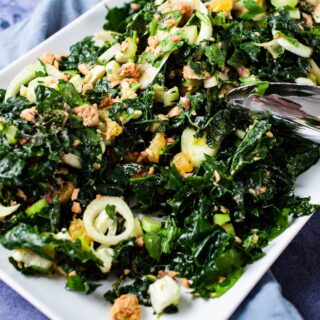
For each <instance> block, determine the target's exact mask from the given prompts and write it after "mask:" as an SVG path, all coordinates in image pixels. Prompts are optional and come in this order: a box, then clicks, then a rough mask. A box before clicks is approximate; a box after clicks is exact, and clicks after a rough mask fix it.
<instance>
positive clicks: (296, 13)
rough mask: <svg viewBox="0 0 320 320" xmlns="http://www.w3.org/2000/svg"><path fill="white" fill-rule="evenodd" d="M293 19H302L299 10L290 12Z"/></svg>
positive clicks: (295, 9)
mask: <svg viewBox="0 0 320 320" xmlns="http://www.w3.org/2000/svg"><path fill="white" fill-rule="evenodd" d="M288 13H289V16H290V18H291V19H295V20H299V19H301V13H300V10H299V9H298V8H294V9H290V10H288Z"/></svg>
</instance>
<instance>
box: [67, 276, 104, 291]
mask: <svg viewBox="0 0 320 320" xmlns="http://www.w3.org/2000/svg"><path fill="white" fill-rule="evenodd" d="M99 286H101V285H100V284H95V283H91V282H89V281H86V280H85V279H83V278H82V277H80V276H78V275H77V274H75V275H69V276H68V277H67V283H66V289H68V290H70V291H75V292H80V293H84V294H90V293H92V292H93V291H95V290H96V289H97V288H98V287H99Z"/></svg>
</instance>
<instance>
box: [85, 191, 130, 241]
mask: <svg viewBox="0 0 320 320" xmlns="http://www.w3.org/2000/svg"><path fill="white" fill-rule="evenodd" d="M107 205H112V206H115V207H116V211H117V212H118V213H119V214H120V215H121V216H122V217H123V218H124V219H125V221H126V224H125V226H126V229H125V230H124V231H123V232H122V233H120V234H118V235H109V234H107V235H104V234H103V233H101V232H99V231H98V230H97V229H96V228H95V226H94V223H95V220H96V219H97V217H98V216H99V215H100V214H101V212H104V210H105V208H106V206H107ZM105 214H106V213H105ZM83 222H84V226H85V229H86V232H87V234H88V235H89V236H90V237H91V238H92V239H93V240H94V241H96V242H98V243H101V244H103V245H105V246H112V245H116V244H117V243H119V242H121V241H123V240H126V239H128V238H129V237H130V235H131V233H132V230H133V227H134V219H133V215H132V212H131V210H130V208H129V207H128V205H127V204H126V203H125V202H124V200H122V199H121V198H119V197H107V196H105V197H101V198H100V199H95V200H93V201H92V202H91V203H90V204H89V205H88V207H87V209H86V210H85V212H84V214H83Z"/></svg>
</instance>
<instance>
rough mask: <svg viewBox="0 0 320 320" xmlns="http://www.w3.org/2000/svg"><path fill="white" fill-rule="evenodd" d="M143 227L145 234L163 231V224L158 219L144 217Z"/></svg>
mask: <svg viewBox="0 0 320 320" xmlns="http://www.w3.org/2000/svg"><path fill="white" fill-rule="evenodd" d="M141 226H142V229H143V230H144V231H145V232H153V231H158V230H160V229H161V227H162V222H161V221H160V220H158V219H155V218H152V217H148V216H144V217H143V218H142V220H141Z"/></svg>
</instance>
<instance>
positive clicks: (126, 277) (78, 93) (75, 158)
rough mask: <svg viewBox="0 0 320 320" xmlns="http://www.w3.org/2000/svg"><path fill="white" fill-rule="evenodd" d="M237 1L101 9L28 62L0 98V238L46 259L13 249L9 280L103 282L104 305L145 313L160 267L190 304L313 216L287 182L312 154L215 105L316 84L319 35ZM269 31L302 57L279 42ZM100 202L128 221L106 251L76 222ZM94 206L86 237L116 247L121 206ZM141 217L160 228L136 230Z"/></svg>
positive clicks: (90, 285)
mask: <svg viewBox="0 0 320 320" xmlns="http://www.w3.org/2000/svg"><path fill="white" fill-rule="evenodd" d="M240 2H241V1H240ZM240 2H239V4H238V5H239V6H240V7H239V8H236V9H234V10H232V11H230V12H229V13H228V14H226V12H224V10H222V9H221V12H216V11H219V10H218V9H212V4H211V2H207V7H208V10H209V13H208V16H206V15H204V16H201V15H199V13H195V10H192V8H191V9H190V8H188V7H183V6H182V7H179V6H178V7H174V8H173V9H172V10H167V9H168V8H167V7H166V3H165V6H164V7H165V8H166V9H163V7H162V6H159V5H156V4H155V3H154V1H146V0H138V1H134V2H133V3H131V4H127V5H125V6H124V7H122V8H111V9H109V10H108V13H107V15H106V22H105V24H104V26H103V27H104V30H103V31H101V32H100V33H98V34H96V35H94V36H89V37H86V38H84V39H83V40H82V41H80V42H78V43H76V44H74V45H73V46H72V47H71V48H70V54H69V55H68V56H63V57H56V56H53V59H54V61H53V62H52V66H51V67H52V68H56V69H53V71H52V70H51V71H50V69H49V67H48V68H44V69H43V68H42V67H43V66H44V67H45V64H44V62H41V63H42V67H41V68H40V69H41V71H39V70H37V71H36V72H35V75H34V78H32V80H30V81H29V82H25V83H22V84H19V85H20V86H19V90H20V92H18V93H15V94H13V93H12V94H11V96H10V97H8V98H7V97H6V91H5V90H2V89H0V203H1V204H2V205H3V206H6V207H10V206H13V205H15V204H20V206H19V208H17V210H16V211H15V212H13V213H11V214H9V215H7V216H5V217H4V218H1V219H0V243H1V244H2V245H3V246H4V247H5V248H7V249H9V250H18V252H19V250H24V251H22V252H29V253H30V252H31V253H33V254H35V255H38V256H39V257H38V258H39V259H40V258H43V259H47V260H49V265H50V262H52V265H51V266H50V267H48V268H44V267H42V266H41V265H37V264H35V265H33V264H28V263H24V262H23V261H16V260H15V259H14V258H13V257H14V255H13V257H11V258H10V262H11V263H12V264H13V266H14V267H15V268H16V269H17V270H19V271H20V272H22V273H23V274H26V275H42V276H43V275H50V274H54V273H56V272H57V271H58V272H59V273H64V274H66V276H67V284H66V288H67V289H68V290H72V291H76V292H80V293H84V294H89V293H91V292H93V291H94V290H95V289H96V288H97V287H98V286H99V284H98V281H100V280H105V279H106V278H107V277H108V276H109V274H110V273H111V274H115V275H116V277H117V280H116V281H115V283H114V285H113V288H112V290H109V291H108V292H107V293H106V294H105V296H104V298H105V299H106V300H107V301H109V302H111V303H113V302H114V300H115V299H116V298H117V297H119V296H121V295H123V294H126V293H130V294H134V295H136V296H137V297H138V299H139V302H140V303H141V304H144V305H147V306H150V305H151V301H150V295H149V286H150V285H151V284H152V283H153V282H154V281H156V280H157V279H158V277H161V276H162V275H163V274H165V272H169V271H170V272H172V273H173V277H177V278H186V279H187V280H188V283H189V285H190V288H191V292H192V295H193V296H194V297H204V298H214V297H217V296H220V295H222V294H224V293H225V292H226V291H227V290H228V289H230V288H231V287H232V286H233V285H234V284H235V283H236V281H237V280H238V279H239V277H240V276H241V275H242V273H243V272H244V270H245V267H246V266H247V265H248V264H250V263H253V262H254V261H256V260H257V259H259V258H261V257H262V256H263V255H264V252H263V249H264V248H265V247H266V246H267V245H268V243H269V242H270V241H271V240H272V239H273V238H274V237H276V236H278V235H279V234H280V233H281V232H283V231H284V230H285V229H286V228H288V226H289V221H290V220H291V219H292V218H295V217H300V216H303V215H309V214H311V213H312V212H314V210H316V209H317V208H318V206H316V205H312V204H310V199H308V198H301V197H298V196H296V195H295V194H294V185H295V181H296V179H297V177H298V176H299V175H300V174H302V173H303V172H305V171H306V170H308V169H309V168H310V167H311V166H312V165H314V164H315V163H316V162H317V161H318V159H319V157H320V148H319V145H317V144H315V143H312V142H310V141H306V140H303V139H302V138H300V137H298V136H297V135H296V134H295V132H294V131H293V130H292V128H291V127H290V126H289V125H288V124H284V123H282V122H281V121H279V120H276V119H275V118H273V117H272V116H271V114H269V113H265V112H249V111H248V110H245V109H244V108H243V109H239V108H236V107H229V106H228V105H227V103H226V97H227V94H228V92H229V91H230V90H231V89H233V88H236V87H239V86H241V85H247V84H255V85H256V87H255V91H254V92H255V93H257V94H259V95H263V94H264V93H265V92H266V90H267V89H268V86H269V83H270V82H278V81H283V82H296V80H297V79H298V78H307V79H304V80H305V81H312V83H314V84H317V85H319V84H320V73H319V67H318V64H319V63H320V58H319V57H320V29H319V26H318V25H314V26H313V27H311V26H308V25H307V24H306V23H305V21H303V20H302V19H292V18H290V14H289V12H288V10H287V9H286V8H280V9H276V8H273V7H272V6H271V5H270V4H269V3H267V4H265V5H263V6H260V5H259V4H258V3H257V2H256V1H254V0H245V1H243V2H241V3H240ZM171 4H172V5H173V4H174V1H172V2H171ZM298 7H299V8H300V10H301V13H305V12H309V13H312V12H313V11H312V10H311V9H312V8H310V7H309V5H308V6H306V5H305V4H302V3H300V2H299V4H298ZM170 8H171V7H170ZM188 9H190V10H188ZM230 9H231V8H230ZM211 28H212V32H211ZM200 30H201V32H199V31H200ZM274 30H277V32H279V33H280V34H281V36H282V37H283V38H285V39H287V40H288V39H295V41H293V42H292V45H298V44H299V43H301V44H304V45H305V46H307V47H309V49H310V48H311V49H312V50H313V51H312V53H311V56H310V57H308V58H306V57H302V56H300V55H298V54H295V53H294V50H291V51H293V52H289V51H288V50H285V49H284V48H282V47H281V46H280V45H279V43H278V42H277V41H276V40H277V39H276V37H275V36H274ZM204 31H205V32H204ZM206 33H210V34H208V35H206ZM201 37H203V39H201ZM199 39H200V40H199ZM115 44H117V45H116V46H115V48H117V52H114V53H112V52H111V53H112V54H111V53H110V51H109V52H107V54H110V57H107V58H108V59H107V60H108V61H102V62H101V61H100V59H99V56H100V55H102V54H103V53H105V52H106V50H108V49H110V48H111V47H112V46H114V45H115ZM111 51H112V50H111ZM102 60H103V59H102ZM105 64H107V66H106V65H105ZM42 69H43V70H42ZM80 70H82V71H81V72H80ZM150 70H151V71H150ZM148 72H149V73H148ZM145 73H147V74H145ZM31 75H32V74H31ZM145 75H147V76H148V77H145V78H143V77H144V76H145ZM29 76H30V75H29ZM146 78H148V79H147V80H148V81H147V80H146ZM149 78H150V79H151V80H150V79H149ZM142 79H143V80H144V81H142ZM149 80H150V81H149ZM300 80H301V79H300ZM8 91H10V89H9V90H8ZM9 93H10V92H9ZM5 97H6V99H5ZM190 132H192V135H193V136H190V135H189V136H188V134H189V133H190ZM193 133H194V134H193ZM186 136H187V138H186ZM104 196H108V197H118V199H117V200H119V201H120V200H121V201H123V200H124V201H125V202H126V203H127V204H128V206H129V207H130V210H131V211H132V215H133V218H134V219H132V220H130V221H131V222H132V221H134V226H133V227H132V232H131V234H129V235H128V236H127V238H126V239H124V240H123V241H119V242H117V241H116V242H117V243H115V244H114V245H112V246H106V245H105V243H104V242H103V241H101V240H99V241H97V240H96V239H95V238H94V236H92V234H91V235H90V234H89V233H90V231H88V222H87V221H85V219H83V218H84V216H85V215H86V212H88V211H87V210H92V207H95V206H94V205H90V206H89V207H88V205H89V204H90V203H92V201H95V202H99V201H102V200H101V199H104V198H103V197H104ZM1 208H2V207H1ZM1 208H0V212H1ZM122 209H123V208H122ZM3 210H4V209H3ZM99 210H100V212H98V214H99V215H98V216H96V217H95V219H93V220H94V221H92V223H93V227H94V228H96V229H97V230H98V229H99V232H100V233H103V235H101V236H102V237H103V236H105V237H113V239H114V238H115V239H117V235H119V234H121V233H122V232H124V231H125V230H126V229H127V227H128V221H126V218H125V217H123V216H122V211H121V210H119V208H118V207H117V206H116V205H114V203H113V202H112V203H109V204H108V203H107V204H106V203H103V205H102V206H101V207H99ZM141 216H146V217H149V218H150V217H152V218H153V219H158V220H161V222H159V221H157V223H158V224H159V225H161V228H160V229H159V228H158V229H157V230H156V231H150V230H148V228H146V227H145V225H144V224H143V223H141V221H145V220H142V217H141ZM150 220H151V221H152V219H150ZM85 222H86V224H85ZM130 227H131V226H130ZM112 232H113V234H112ZM114 236H115V237H114ZM186 279H185V280H186ZM175 311H177V307H176V306H172V305H171V306H169V307H167V308H165V309H164V310H163V312H175Z"/></svg>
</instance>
